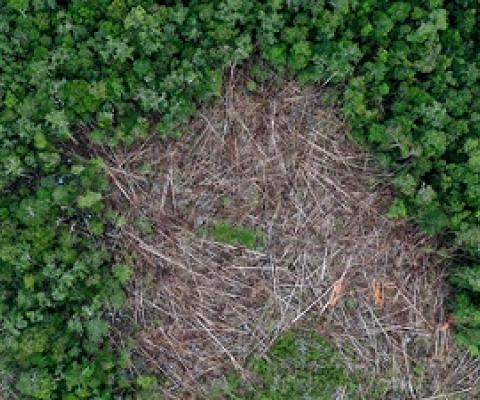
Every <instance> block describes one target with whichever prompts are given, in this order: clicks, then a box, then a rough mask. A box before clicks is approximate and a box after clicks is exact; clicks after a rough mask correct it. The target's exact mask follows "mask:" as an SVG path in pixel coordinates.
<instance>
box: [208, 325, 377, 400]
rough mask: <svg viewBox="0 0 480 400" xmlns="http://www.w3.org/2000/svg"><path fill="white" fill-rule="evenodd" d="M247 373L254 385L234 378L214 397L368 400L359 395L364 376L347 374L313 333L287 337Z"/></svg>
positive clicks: (333, 352)
mask: <svg viewBox="0 0 480 400" xmlns="http://www.w3.org/2000/svg"><path fill="white" fill-rule="evenodd" d="M247 369H248V370H249V371H250V372H252V373H253V374H254V380H255V382H254V383H253V384H252V383H247V382H245V381H243V380H242V379H241V378H240V377H239V376H238V375H236V374H233V375H230V376H229V377H228V378H227V379H226V383H225V385H224V387H223V388H218V389H216V393H212V397H213V398H215V399H217V398H218V399H219V398H222V399H230V400H234V399H235V400H263V399H278V400H284V399H285V400H287V399H318V400H330V399H334V398H335V396H336V395H337V396H338V395H339V394H340V393H341V394H343V396H344V397H345V396H346V397H347V398H349V399H360V398H365V397H362V394H361V393H360V391H359V388H360V387H361V385H362V383H365V382H362V378H361V374H359V373H357V372H352V371H348V370H347V368H346V367H345V365H344V363H343V361H342V359H341V358H340V356H339V354H338V352H337V351H336V350H335V349H334V348H333V347H332V345H331V344H330V343H328V342H327V341H326V340H325V339H323V338H322V337H321V336H320V335H318V334H315V333H313V332H300V331H289V332H286V333H284V334H283V335H282V336H281V337H280V339H279V340H278V341H277V343H276V344H275V345H274V346H273V348H272V349H271V350H270V352H269V353H268V354H267V355H266V356H264V357H254V358H253V359H251V360H250V361H249V363H248V366H247ZM378 386H381V385H378ZM377 389H378V388H377ZM380 392H381V390H376V393H374V392H372V391H370V392H369V396H368V398H369V399H371V400H374V399H377V398H378V399H380Z"/></svg>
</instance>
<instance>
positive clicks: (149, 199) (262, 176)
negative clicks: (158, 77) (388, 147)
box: [105, 78, 480, 399]
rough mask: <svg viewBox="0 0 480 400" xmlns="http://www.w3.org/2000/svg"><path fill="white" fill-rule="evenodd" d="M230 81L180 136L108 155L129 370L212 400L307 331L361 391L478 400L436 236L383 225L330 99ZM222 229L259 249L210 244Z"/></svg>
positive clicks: (365, 168) (384, 191)
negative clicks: (458, 341)
mask: <svg viewBox="0 0 480 400" xmlns="http://www.w3.org/2000/svg"><path fill="white" fill-rule="evenodd" d="M235 79H237V78H235ZM235 79H233V78H232V80H231V81H230V82H229V84H228V85H227V86H226V89H225V92H224V96H223V99H222V100H223V101H222V102H218V103H217V104H216V105H214V106H213V107H212V106H211V107H209V108H207V109H204V110H202V111H201V112H200V114H199V116H198V117H197V118H196V119H195V120H193V121H192V122H191V123H190V124H189V125H188V127H187V129H186V130H187V132H186V134H185V135H184V136H183V137H182V138H181V139H178V140H173V139H159V138H157V137H154V136H152V137H151V138H149V139H148V140H147V141H145V142H143V143H139V144H138V145H137V146H136V147H135V148H133V149H132V148H130V149H129V150H128V151H127V150H125V151H123V152H122V151H118V150H116V151H115V152H113V151H105V153H106V154H105V156H106V157H107V160H108V170H109V175H110V177H111V182H112V188H113V193H112V194H111V196H110V199H109V201H110V204H111V206H112V207H113V208H114V209H115V210H116V211H118V212H119V213H120V214H121V215H122V217H123V218H124V223H122V224H121V225H122V226H121V227H119V228H117V229H116V230H114V231H113V232H112V234H111V235H110V236H111V241H110V245H111V246H112V248H113V249H114V251H115V253H116V254H117V255H118V257H119V258H122V257H125V256H126V257H131V258H132V260H133V262H134V265H135V273H134V276H133V278H132V281H131V283H130V285H129V287H128V300H129V310H128V311H127V312H122V313H117V314H113V315H112V321H113V322H114V323H115V325H116V327H117V329H118V330H119V331H120V332H122V333H124V334H125V333H127V334H129V335H131V336H132V337H133V338H134V358H133V360H134V362H133V364H132V369H137V370H138V371H156V372H158V373H159V374H162V375H163V376H166V377H167V378H168V382H167V383H166V385H165V392H164V393H163V394H162V396H164V398H179V396H182V395H180V394H179V393H184V395H185V393H187V394H189V395H191V396H194V397H193V398H197V397H198V398H204V397H205V398H208V393H209V390H211V387H212V382H214V383H215V384H221V382H222V380H223V378H224V376H225V374H226V373H227V372H228V371H231V370H236V371H237V372H238V373H239V374H240V375H243V376H244V377H245V378H248V376H249V373H248V371H246V370H245V369H244V366H245V361H246V359H247V358H248V357H249V356H251V355H252V354H263V353H265V352H266V351H268V349H269V348H270V347H271V346H272V344H273V343H274V342H275V341H276V339H277V338H278V337H279V336H280V335H281V334H282V333H283V332H285V331H286V330H289V329H290V328H292V327H295V326H298V325H307V326H308V327H309V328H310V329H314V330H316V331H318V332H320V333H321V334H322V335H324V336H326V337H328V338H330V339H331V341H332V342H333V343H334V344H335V345H336V347H337V348H338V349H339V351H341V352H343V356H344V359H345V361H346V362H347V363H348V364H349V367H350V368H351V370H352V371H359V370H364V371H368V374H369V379H368V380H366V381H365V383H364V386H365V388H364V389H365V393H367V392H368V388H369V387H372V386H375V385H384V387H385V391H384V393H385V397H384V398H392V399H393V398H432V399H433V398H437V397H428V396H441V397H438V398H452V399H453V398H462V397H459V396H463V395H465V396H466V397H465V398H475V393H477V394H478V386H477V383H478V379H479V377H480V373H479V371H480V362H479V361H478V360H477V359H473V358H471V357H470V356H468V355H467V353H464V352H461V351H460V350H458V349H457V348H456V347H455V346H454V345H453V344H452V342H451V338H450V320H449V317H448V315H447V314H446V304H445V297H446V295H447V288H446V286H445V276H444V269H443V266H442V265H444V264H445V260H444V259H442V258H441V257H440V256H439V255H438V241H437V240H436V239H432V238H427V237H425V236H424V235H422V234H421V233H419V231H418V230H417V229H416V228H415V226H414V225H413V224H411V223H409V222H405V221H400V222H399V221H392V220H389V219H387V218H386V217H385V213H386V211H387V210H388V207H389V205H390V204H391V201H392V193H391V190H390V188H389V187H388V186H387V185H385V184H383V183H382V182H383V179H382V177H381V176H380V175H379V172H378V171H377V170H376V169H375V167H374V163H373V161H372V160H371V159H370V157H369V155H368V154H367V153H366V152H365V151H363V150H361V149H359V148H358V147H356V146H354V145H353V144H352V142H351V141H350V140H349V139H348V137H347V132H348V127H347V126H346V125H345V123H344V122H343V120H342V118H341V115H340V114H339V113H338V110H337V109H336V108H335V106H334V105H332V102H331V101H330V100H328V99H329V92H327V91H326V90H323V89H320V88H308V89H301V88H299V87H298V86H296V85H295V84H294V83H286V84H285V85H283V88H282V89H280V90H275V89H273V88H272V87H270V86H268V85H265V86H264V87H260V88H257V89H256V90H255V91H254V92H249V91H246V90H244V89H243V85H241V84H240V83H238V82H237V81H236V80H235ZM219 224H223V226H227V227H228V226H230V227H231V228H232V229H233V230H235V229H236V230H237V232H238V230H241V231H243V232H244V233H245V232H251V234H252V235H253V236H252V237H253V238H254V239H252V240H253V241H252V240H250V241H249V242H242V241H238V242H235V241H233V242H232V241H231V240H230V241H227V243H225V242H222V241H218V240H215V235H213V234H211V232H212V229H215V228H214V227H215V226H218V225H219ZM234 236H235V235H234ZM247 236H248V235H247ZM229 237H232V235H230V236H229ZM249 237H250V236H249ZM242 243H243V244H242ZM246 243H250V244H251V245H250V244H248V245H247V244H246ZM399 396H400V397H399ZM442 396H443V397H442ZM449 396H451V397H449ZM471 396H473V397H471ZM180 398H182V397H180ZM185 398H188V397H185Z"/></svg>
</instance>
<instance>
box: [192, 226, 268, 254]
mask: <svg viewBox="0 0 480 400" xmlns="http://www.w3.org/2000/svg"><path fill="white" fill-rule="evenodd" d="M200 234H202V235H206V236H209V237H210V238H211V239H212V240H214V241H215V242H220V243H226V244H229V245H232V246H244V247H246V248H247V249H251V250H254V249H261V248H264V247H265V245H266V243H265V237H264V235H262V234H261V233H260V232H258V231H255V230H252V229H249V228H245V227H241V226H235V225H232V224H230V223H228V222H219V223H216V224H213V225H212V226H210V227H208V228H206V229H204V230H202V231H201V232H200Z"/></svg>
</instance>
